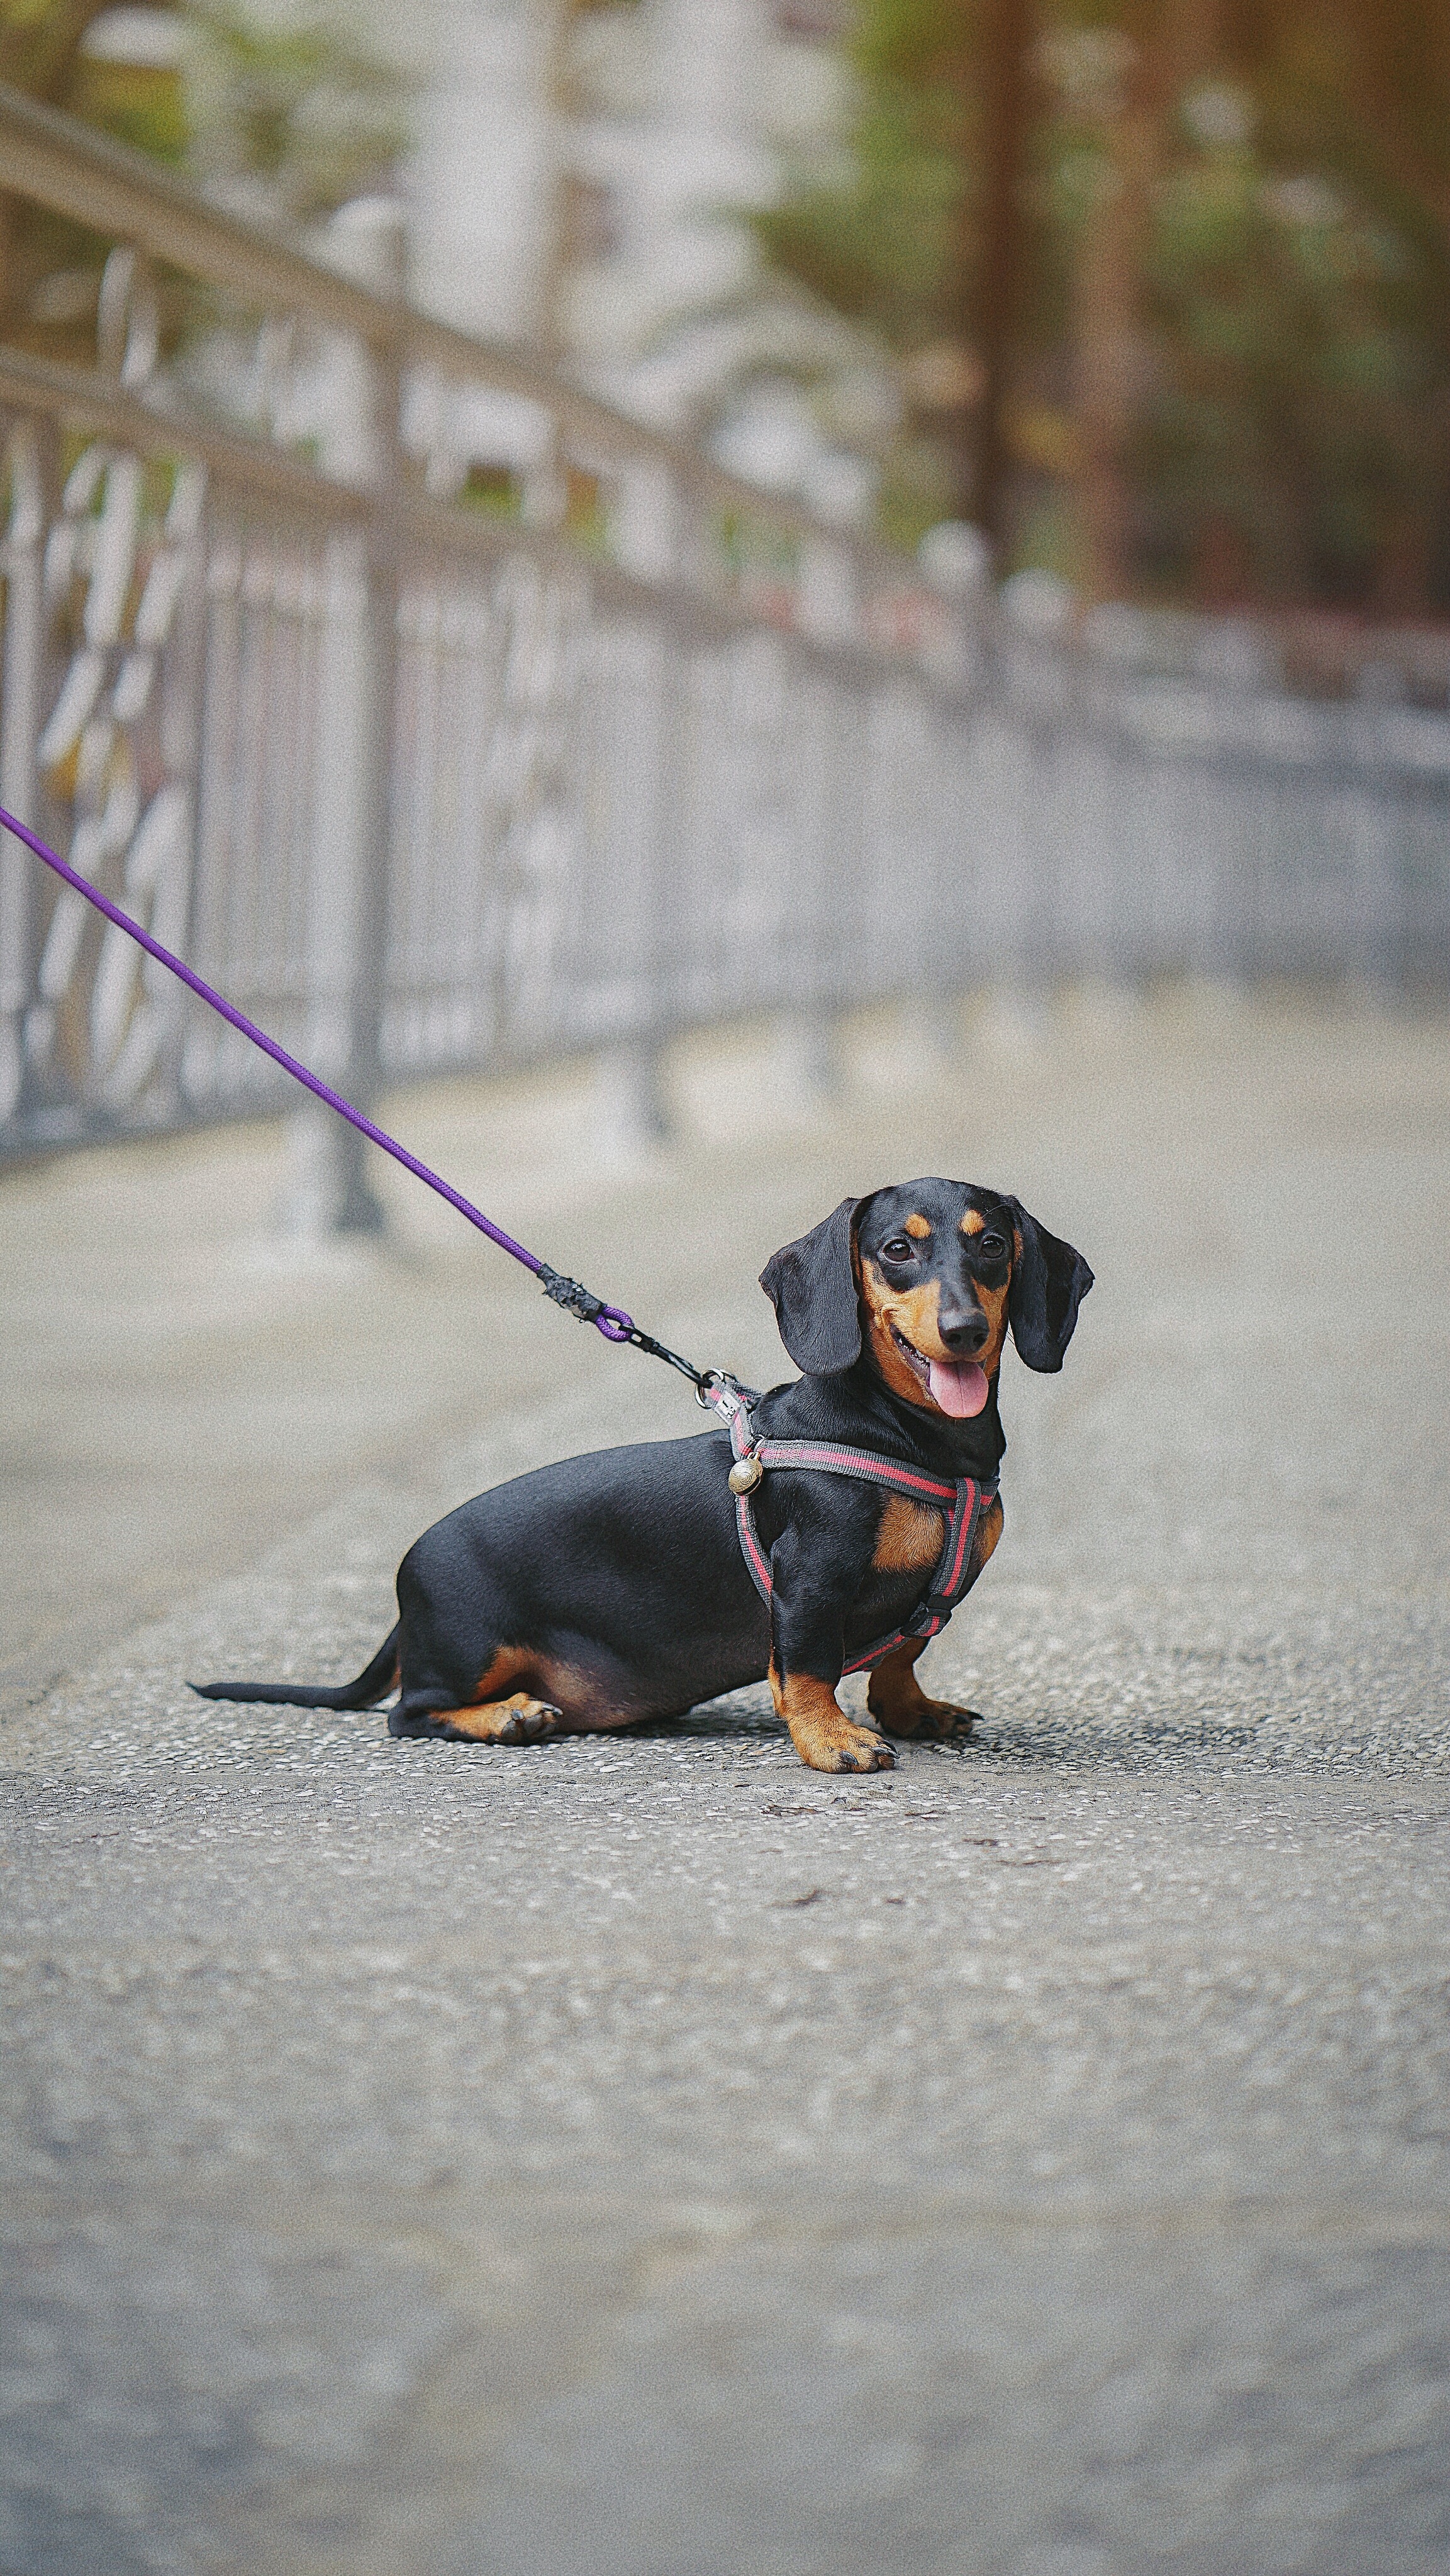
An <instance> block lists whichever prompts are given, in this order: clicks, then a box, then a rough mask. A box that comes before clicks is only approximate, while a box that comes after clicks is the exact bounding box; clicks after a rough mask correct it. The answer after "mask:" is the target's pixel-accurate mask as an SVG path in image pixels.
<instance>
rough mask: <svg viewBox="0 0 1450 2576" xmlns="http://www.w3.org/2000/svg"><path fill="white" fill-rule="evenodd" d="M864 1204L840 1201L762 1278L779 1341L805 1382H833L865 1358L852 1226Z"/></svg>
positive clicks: (775, 1256) (775, 1258) (774, 1257)
mask: <svg viewBox="0 0 1450 2576" xmlns="http://www.w3.org/2000/svg"><path fill="white" fill-rule="evenodd" d="M864 1204H865V1202H864V1200H862V1199H842V1201H841V1204H840V1206H839V1207H838V1208H836V1209H834V1210H833V1211H832V1213H831V1215H830V1216H828V1217H824V1218H823V1219H822V1221H821V1223H820V1224H819V1225H816V1226H812V1228H811V1231H810V1233H809V1234H803V1235H802V1236H801V1238H800V1241H799V1242H798V1243H786V1244H783V1245H782V1246H781V1249H780V1251H779V1252H773V1253H772V1254H771V1256H770V1259H769V1260H768V1261H767V1263H766V1265H765V1268H764V1269H763V1270H762V1272H761V1274H760V1284H761V1287H762V1288H763V1289H764V1290H765V1293H766V1295H767V1297H768V1298H769V1299H770V1302H771V1304H772V1306H773V1307H774V1308H775V1320H776V1322H777V1324H778V1325H779V1327H780V1338H781V1340H782V1341H783V1342H784V1344H785V1346H786V1349H787V1350H788V1351H789V1353H790V1355H791V1358H792V1359H793V1360H794V1362H795V1364H796V1367H797V1368H798V1369H803V1370H804V1372H805V1374H806V1376H807V1377H834V1376H835V1375H836V1374H837V1373H838V1372H839V1371H840V1370H841V1369H848V1368H851V1367H853V1366H854V1364H855V1362H856V1361H857V1360H858V1359H859V1358H860V1356H861V1316H860V1310H859V1308H858V1307H857V1304H856V1274H855V1270H854V1267H853V1265H852V1261H851V1225H852V1220H853V1219H854V1217H855V1214H856V1210H857V1209H858V1208H859V1207H862V1206H864Z"/></svg>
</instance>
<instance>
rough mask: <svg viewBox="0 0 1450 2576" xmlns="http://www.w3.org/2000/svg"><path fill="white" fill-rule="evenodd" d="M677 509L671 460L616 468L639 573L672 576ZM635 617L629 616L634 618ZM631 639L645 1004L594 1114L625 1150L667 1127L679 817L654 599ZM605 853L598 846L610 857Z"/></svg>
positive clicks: (617, 532) (598, 1082)
mask: <svg viewBox="0 0 1450 2576" xmlns="http://www.w3.org/2000/svg"><path fill="white" fill-rule="evenodd" d="M680 517H681V504H680V495H679V493H678V491H677V490H676V488H675V482H674V477H673V476H672V475H671V474H670V472H669V470H668V468H667V467H666V466H663V465H660V464H657V463H654V462H642V463H640V464H637V465H631V466H628V467H626V469H625V470H624V472H623V474H622V475H621V476H620V478H619V492H618V498H617V504H616V508H615V513H614V523H613V551H614V555H615V559H616V561H617V562H618V563H619V564H620V565H621V566H622V567H623V569H624V570H625V571H626V572H631V573H634V574H635V575H636V576H637V578H638V579H639V580H641V581H647V582H652V583H665V582H667V581H668V580H669V579H670V576H671V574H672V573H674V572H675V571H676V569H677V567H678V564H679V560H680ZM633 623H634V620H633V618H631V620H630V621H629V624H631V625H632V624H633ZM633 640H634V646H635V650H634V654H633V656H632V657H631V658H632V663H633V671H634V677H635V683H636V685H635V688H634V690H633V692H632V695H633V704H632V705H631V706H630V707H629V709H628V711H627V717H626V721H625V725H624V728H623V734H622V738H621V740H620V741H619V743H618V745H617V748H616V759H617V760H618V761H619V762H620V763H621V764H622V776H621V784H622V786H623V787H624V789H625V791H626V793H627V794H628V795H629V797H630V801H631V803H633V804H634V805H635V809H636V810H635V814H634V817H633V821H634V825H635V830H634V831H632V832H631V834H630V836H629V837H630V839H631V840H634V839H635V837H636V833H637V834H638V840H637V843H636V846H637V847H639V850H640V865H641V868H642V871H643V880H644V881H643V884H642V885H641V887H640V888H639V893H640V896H641V897H642V900H641V901H640V903H639V908H638V912H637V915H636V920H637V925H638V927H637V935H638V938H639V943H640V953H639V958H638V966H639V974H640V980H641V983H642V985H643V987H644V992H645V1011H644V1018H643V1023H642V1025H641V1026H640V1027H639V1028H638V1029H637V1031H636V1034H635V1035H634V1036H633V1037H628V1038H620V1039H616V1040H615V1041H614V1042H613V1043H612V1044H611V1045H608V1046H606V1047H603V1048H602V1049H601V1050H600V1054H599V1057H598V1061H597V1064H596V1068H595V1082H594V1096H595V1117H596V1123H597V1127H598V1131H599V1134H600V1138H601V1141H602V1143H603V1146H604V1149H605V1151H606V1152H607V1153H611V1154H625V1155H628V1154H631V1153H635V1152H638V1151H639V1150H640V1148H641V1147H645V1146H649V1145H652V1144H657V1143H658V1142H659V1141H660V1140H661V1139H662V1138H663V1137H664V1136H666V1135H667V1134H668V1132H669V1114H668V1109H667V1106H666V1101H665V1092H664V1082H663V1043H664V1022H665V1007H664V994H663V990H662V986H663V981H664V975H665V971H666V961H667V955H668V947H669V942H668V937H667V931H666V918H665V916H666V912H667V908H668V906H669V903H670V899H671V887H670V882H669V875H668V849H667V844H668V842H669V838H670V835H671V831H672V829H673V817H672V814H671V799H670V795H669V791H668V777H667V772H668V768H669V764H670V760H671V756H672V743H671V730H670V725H669V721H668V715H669V696H670V692H671V689H672V687H673V685H674V679H673V670H672V663H673V655H672V653H671V651H670V638H669V634H668V631H667V629H666V626H665V623H664V619H663V616H662V614H661V611H660V610H659V609H658V608H657V609H656V611H655V614H654V620H653V623H652V624H651V626H650V628H649V631H648V633H647V634H646V635H645V636H644V637H643V638H641V637H639V636H638V635H636V636H635V638H634V639H633ZM629 642H630V639H629V636H628V633H627V631H626V633H625V635H624V636H622V637H621V648H622V649H623V650H625V651H626V652H628V651H629ZM609 855H610V854H609V853H608V852H606V851H601V852H600V853H599V856H600V859H601V861H602V862H604V863H605V864H607V861H608V857H609Z"/></svg>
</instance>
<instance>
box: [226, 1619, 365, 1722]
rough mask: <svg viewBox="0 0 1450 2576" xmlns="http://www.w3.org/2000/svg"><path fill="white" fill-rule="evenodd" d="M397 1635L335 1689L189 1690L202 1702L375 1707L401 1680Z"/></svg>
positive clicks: (235, 1685)
mask: <svg viewBox="0 0 1450 2576" xmlns="http://www.w3.org/2000/svg"><path fill="white" fill-rule="evenodd" d="M400 1625H401V1622H400ZM398 1634H399V1630H398V1629H397V1628H395V1629H394V1630H393V1632H392V1635H391V1636H389V1637H385V1638H384V1639H383V1642H382V1644H381V1645H380V1646H379V1648H378V1651H377V1653H376V1654H375V1655H374V1657H373V1659H372V1662H371V1663H370V1664H369V1665H368V1668H367V1670H366V1672H362V1673H359V1674H358V1677H357V1680H356V1681H355V1682H341V1683H339V1685H338V1687H337V1689H336V1690H326V1689H322V1688H319V1687H318V1686H317V1685H315V1684H313V1683H311V1682H192V1683H190V1684H189V1688H190V1689H192V1690H194V1691H195V1692H196V1694H197V1697H198V1698H199V1699H264V1700H270V1701H272V1702H274V1703H275V1704H276V1705H278V1706H281V1707H284V1708H376V1707H377V1704H378V1702H379V1700H380V1699H386V1698H387V1695H388V1693H389V1691H390V1690H391V1689H392V1688H393V1685H394V1683H395V1682H396V1681H397V1678H398Z"/></svg>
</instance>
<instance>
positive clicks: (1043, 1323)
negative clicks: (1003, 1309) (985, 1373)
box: [1006, 1198, 1093, 1370]
mask: <svg viewBox="0 0 1450 2576" xmlns="http://www.w3.org/2000/svg"><path fill="white" fill-rule="evenodd" d="M1006 1205H1007V1206H1008V1207H1009V1208H1010V1209H1011V1211H1012V1218H1013V1223H1014V1225H1015V1227H1016V1231H1017V1235H1018V1240H1019V1246H1020V1248H1019V1250H1018V1252H1017V1257H1016V1259H1015V1260H1014V1262H1013V1264H1012V1288H1011V1293H1010V1295H1009V1297H1008V1300H1007V1314H1008V1317H1009V1320H1010V1322H1011V1326H1012V1339H1013V1341H1014V1342H1015V1343H1016V1345H1017V1350H1018V1355H1019V1357H1020V1358H1022V1359H1024V1360H1025V1361H1026V1363H1027V1365H1028V1367H1029V1368H1030V1369H1044V1370H1051V1369H1060V1368H1061V1366H1062V1355H1063V1352H1064V1351H1065V1350H1066V1348H1067V1346H1068V1343H1069V1342H1070V1341H1071V1340H1072V1328H1073V1326H1074V1324H1075V1323H1076V1322H1077V1310H1078V1307H1079V1306H1080V1305H1081V1303H1082V1300H1083V1299H1084V1297H1085V1296H1086V1295H1087V1292H1088V1290H1089V1289H1090V1288H1091V1286H1092V1284H1093V1274H1092V1272H1091V1271H1090V1270H1089V1268H1088V1266H1087V1263H1086V1262H1085V1261H1084V1259H1083V1257H1082V1254H1081V1253H1080V1252H1075V1251H1074V1250H1073V1247H1072V1245H1071V1244H1070V1243H1063V1242H1060V1241H1059V1239H1058V1237H1057V1236H1056V1235H1055V1234H1049V1233H1048V1231H1047V1228H1046V1226H1045V1225H1039V1224H1038V1222H1037V1219H1036V1217H1035V1216H1029V1215H1028V1213H1027V1210H1026V1209H1025V1207H1024V1206H1023V1204H1022V1201H1021V1200H1020V1199H1011V1198H1009V1199H1008V1200H1007V1201H1006Z"/></svg>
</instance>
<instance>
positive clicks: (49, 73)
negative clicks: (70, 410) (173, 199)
mask: <svg viewBox="0 0 1450 2576" xmlns="http://www.w3.org/2000/svg"><path fill="white" fill-rule="evenodd" d="M118 14H123V15H124V17H125V18H127V19H130V20H131V21H133V22H135V21H136V20H137V19H140V20H141V21H142V31H143V34H144V21H145V19H146V18H148V17H149V18H154V19H155V21H156V22H157V24H156V33H157V37H158V39H159V41H157V42H155V43H153V44H150V45H148V44H146V43H145V42H144V41H143V42H136V41H135V27H134V23H133V26H132V27H131V29H129V30H127V29H125V28H123V29H122V30H121V35H120V41H119V42H111V41H109V40H108V29H107V26H106V21H107V20H108V19H109V20H111V22H112V26H113V27H114V24H115V20H116V17H117V15H118ZM0 81H5V82H7V83H8V84H10V85H11V86H12V87H14V88H16V89H20V90H23V91H25V92H26V93H28V94H29V95H30V96H31V97H33V98H36V99H39V100H42V101H43V102H44V103H45V104H46V105H48V106H52V107H57V108H60V109H62V110H63V111H64V112H65V113H66V114H67V115H70V116H75V117H77V118H79V119H80V120H81V121H82V122H83V123H85V124H88V125H93V126H96V127H97V128H98V129H99V130H100V131H101V132H103V133H106V134H109V135H111V136H113V137H114V138H115V140H116V141H117V142H121V143H125V144H129V145H130V146H131V148H132V149H133V150H135V151H140V152H144V153H146V154H148V155H149V156H150V157H151V158H152V159H154V160H157V161H160V162H163V163H166V164H168V165H170V166H171V167H173V168H180V169H184V170H185V171H187V172H188V173H189V174H190V175H191V176H193V177H195V178H197V179H198V180H200V181H201V182H202V183H203V184H205V185H207V186H208V187H210V188H211V189H213V190H214V191H216V192H217V193H219V194H220V195H221V196H222V198H223V200H224V201H225V202H229V203H232V204H234V205H236V206H238V207H239V208H240V210H241V211H243V212H245V213H248V214H252V215H255V216H257V217H259V218H261V219H263V220H267V221H270V222H274V223H275V222H282V223H287V222H289V221H290V222H305V221H308V220H311V219H314V218H316V217H318V216H321V215H325V214H327V213H329V212H330V211H331V210H332V209H334V208H335V207H337V206H339V205H341V204H343V203H344V202H345V201H346V200H347V199H348V198H349V197H353V196H357V195H359V194H361V193H362V192H363V191H365V190H366V189H368V188H370V187H373V186H376V185H378V184H379V183H380V182H381V181H383V180H385V179H386V178H387V176H388V174H389V172H390V171H391V169H392V167H393V165H394V163H395V162H396V160H397V157H398V155H399V153H400V152H401V150H402V148H403V146H404V144H405V142H406V140H407V128H406V123H405V119H404V116H403V114H402V110H401V104H400V85H399V80H398V76H397V73H396V71H395V70H394V69H393V68H391V67H390V66H388V65H387V64H384V63H382V62H380V61H378V60H376V59H375V58H374V57H373V56H372V55H371V54H370V53H369V52H368V51H367V49H366V48H365V47H363V46H361V45H359V44H358V43H356V42H355V41H354V40H353V39H351V38H350V37H348V36H346V35H344V34H342V33H340V32H339V31H338V29H337V28H336V27H335V26H333V25H331V24H330V23H329V22H328V21H326V20H325V19H323V18H316V19H308V20H304V19H298V20H295V21H290V22H287V23H279V22H278V21H277V20H276V19H275V18H272V17H267V16H263V15H262V14H260V13H257V14H254V13H252V12H250V11H249V10H247V9H246V8H245V7H243V6H240V5H236V0H175V5H171V0H155V5H154V6H152V7H150V8H149V9H145V10H141V11H137V10H128V11H126V12H124V13H117V12H115V11H114V10H113V8H112V7H111V5H110V0H0ZM106 248H107V245H106V244H104V243H102V242H100V241H98V240H97V239H95V238H94V237H93V236H91V235H89V234H87V233H86V232H84V231H83V230H82V229H81V227H79V226H78V225H75V224H71V223H67V222H64V221H63V220H62V219H61V218H60V217H58V216H54V215H51V214H48V213H47V212H46V211H45V209H43V208H41V207H37V206H33V205H29V204H26V203H22V202H20V201H18V200H15V199H11V200H9V201H6V200H4V199H3V198H0V328H3V330H4V332H5V334H6V336H7V337H10V338H13V339H18V340H20V341H21V342H23V343H25V344H27V345H29V346H33V347H39V348H42V349H46V350H48V351H50V352H51V353H52V354H54V355H59V356H67V357H75V358H84V357H85V356H86V355H88V354H89V340H90V334H91V329H92V325H93V319H94V313H95V300H96V291H97V287H98V285H99V279H100V272H101V267H102V264H103V261H104V257H105V251H106ZM206 309H207V299H206V298H205V297H204V296H202V295H201V294H200V291H199V290H196V291H192V292H183V291H182V290H181V289H180V287H179V284H178V285H176V286H174V287H173V289H172V290H171V291H170V292H169V293H168V295H167V297H166V298H165V300H164V305H163V323H164V328H165V333H166V337H167V339H168V341H170V340H173V339H174V337H175V335H176V333H177V331H178V330H184V329H185V328H186V327H187V324H188V322H189V321H192V320H195V319H197V318H198V317H199V316H200V315H201V314H202V313H204V312H205V310H206Z"/></svg>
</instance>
